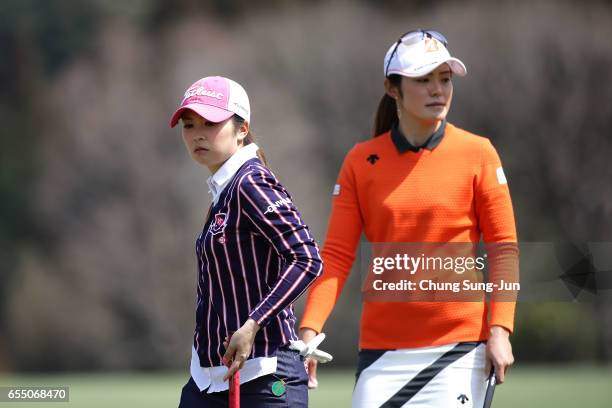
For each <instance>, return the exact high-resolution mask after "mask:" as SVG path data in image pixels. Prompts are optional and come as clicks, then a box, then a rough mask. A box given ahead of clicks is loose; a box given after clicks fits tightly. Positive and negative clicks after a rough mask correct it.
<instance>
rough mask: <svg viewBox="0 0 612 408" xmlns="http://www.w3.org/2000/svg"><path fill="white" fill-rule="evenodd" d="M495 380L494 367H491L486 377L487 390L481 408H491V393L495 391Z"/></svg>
mask: <svg viewBox="0 0 612 408" xmlns="http://www.w3.org/2000/svg"><path fill="white" fill-rule="evenodd" d="M496 383H497V380H496V378H495V368H491V374H490V375H489V378H488V379H487V392H486V393H485V400H484V405H483V408H491V404H492V403H493V394H494V393H495V385H496Z"/></svg>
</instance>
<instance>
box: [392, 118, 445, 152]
mask: <svg viewBox="0 0 612 408" xmlns="http://www.w3.org/2000/svg"><path fill="white" fill-rule="evenodd" d="M445 129H446V119H444V120H443V121H442V123H441V124H440V127H439V128H438V130H436V131H435V132H434V133H433V134H432V135H431V136H429V138H428V139H427V141H426V142H425V143H423V144H422V145H420V146H413V145H412V143H410V142H409V141H408V139H406V138H405V137H404V134H403V133H402V130H401V129H400V128H399V123H398V122H395V123H394V124H393V125H392V126H391V140H392V141H393V144H394V145H395V147H396V148H397V151H398V152H400V153H406V152H407V151H411V152H418V151H419V150H420V149H427V150H433V149H435V148H436V146H438V145H439V144H440V142H441V141H442V138H443V137H444V130H445Z"/></svg>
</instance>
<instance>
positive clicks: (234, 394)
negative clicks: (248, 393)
mask: <svg viewBox="0 0 612 408" xmlns="http://www.w3.org/2000/svg"><path fill="white" fill-rule="evenodd" d="M229 408H240V370H238V371H236V372H235V373H234V375H232V377H231V378H230V380H229Z"/></svg>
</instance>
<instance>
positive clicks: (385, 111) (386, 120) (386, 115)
mask: <svg viewBox="0 0 612 408" xmlns="http://www.w3.org/2000/svg"><path fill="white" fill-rule="evenodd" d="M387 78H388V79H389V82H391V85H393V86H394V87H396V88H397V89H398V90H399V94H400V96H403V95H402V76H401V75H398V74H391V75H389V76H388V77H387ZM394 122H397V104H396V102H395V99H393V98H392V97H390V96H389V95H387V94H386V93H385V94H384V95H383V97H382V98H381V99H380V102H379V103H378V109H377V110H376V116H375V117H374V129H373V134H372V137H376V136H380V135H382V134H383V133H385V132H387V131H388V130H389V129H391V125H393V123H394Z"/></svg>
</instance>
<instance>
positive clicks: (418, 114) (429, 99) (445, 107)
mask: <svg viewBox="0 0 612 408" xmlns="http://www.w3.org/2000/svg"><path fill="white" fill-rule="evenodd" d="M451 79H452V71H451V70H450V68H449V66H448V65H447V64H442V65H440V66H439V67H438V68H436V69H435V70H433V71H432V72H431V73H429V74H428V75H425V76H422V77H417V78H409V77H402V93H401V95H400V94H399V92H398V90H397V88H394V87H388V88H387V89H388V91H387V92H388V93H389V94H390V95H391V96H392V97H394V98H395V99H396V100H397V102H398V108H399V109H398V115H399V118H400V120H402V119H408V120H411V121H416V122H420V123H432V122H439V121H441V120H443V119H444V118H446V115H447V114H448V111H449V109H450V105H451V101H452V99H453V83H452V80H451Z"/></svg>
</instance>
